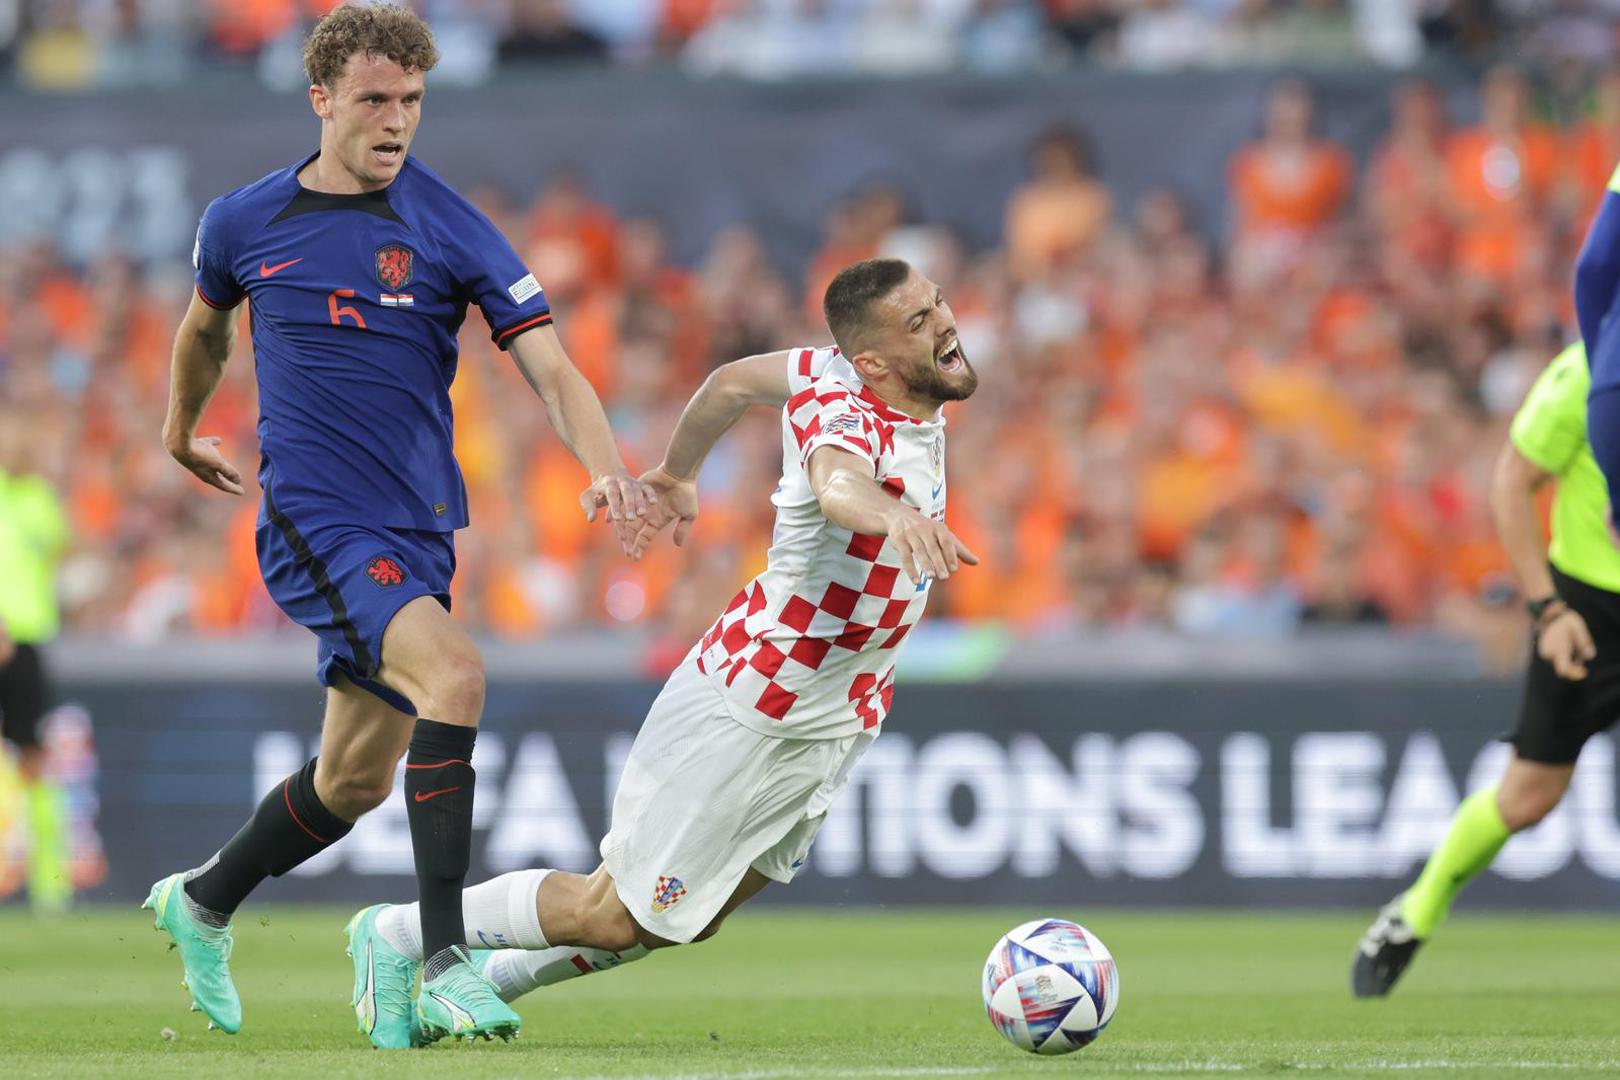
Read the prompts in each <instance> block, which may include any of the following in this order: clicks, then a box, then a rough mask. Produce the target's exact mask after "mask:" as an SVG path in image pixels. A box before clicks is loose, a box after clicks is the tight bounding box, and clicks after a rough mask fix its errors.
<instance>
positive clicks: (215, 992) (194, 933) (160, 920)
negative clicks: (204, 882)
mask: <svg viewBox="0 0 1620 1080" xmlns="http://www.w3.org/2000/svg"><path fill="white" fill-rule="evenodd" d="M184 882H185V875H184V874H170V875H169V876H168V877H166V878H164V879H163V880H162V881H159V882H157V883H156V884H154V885H153V886H152V891H151V892H150V893H149V894H148V895H147V897H146V903H144V904H142V905H141V907H142V908H145V909H148V910H150V911H151V912H152V914H153V916H154V918H153V920H152V925H153V926H154V927H155V928H156V929H158V930H162V931H163V932H164V933H166V934H168V935H169V938H170V939H171V940H172V941H173V942H174V944H175V945H176V946H177V947H178V948H179V950H180V963H181V964H182V965H183V966H184V967H185V972H186V974H185V979H184V980H182V981H181V983H180V985H181V986H183V987H185V988H186V989H187V990H189V991H190V992H191V1007H192V1009H194V1010H198V1011H201V1012H202V1014H203V1015H204V1016H206V1017H208V1026H209V1027H211V1028H218V1029H219V1030H221V1031H223V1032H225V1033H226V1034H228V1035H235V1034H236V1033H237V1032H238V1031H241V1030H242V999H241V998H239V997H237V996H236V985H235V984H234V983H232V982H231V967H230V960H231V928H230V927H228V926H227V927H223V928H221V927H213V926H205V925H204V924H202V923H200V922H198V921H197V920H196V919H193V918H192V917H191V912H190V910H189V909H188V908H187V907H186V897H185V889H184V887H183V885H184Z"/></svg>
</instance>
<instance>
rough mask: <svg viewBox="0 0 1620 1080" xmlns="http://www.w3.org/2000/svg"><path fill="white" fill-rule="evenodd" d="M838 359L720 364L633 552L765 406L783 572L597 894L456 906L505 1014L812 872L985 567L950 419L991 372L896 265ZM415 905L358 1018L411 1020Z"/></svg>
mask: <svg viewBox="0 0 1620 1080" xmlns="http://www.w3.org/2000/svg"><path fill="white" fill-rule="evenodd" d="M823 310H824V312H825V314H826V318H827V325H828V327H829V328H830V329H831V331H832V335H833V338H834V340H835V341H836V342H837V343H838V347H837V348H821V349H791V350H788V351H786V352H777V353H771V354H768V355H764V356H753V357H749V358H747V359H744V360H738V361H736V362H734V363H731V364H727V365H725V366H724V367H722V368H720V369H719V370H717V371H716V372H715V373H714V374H713V375H711V376H710V377H709V379H708V381H707V382H706V383H704V385H703V387H702V389H700V390H699V391H698V392H697V394H696V395H695V396H694V397H693V398H692V400H691V402H690V403H689V404H688V405H687V407H686V411H685V412H684V413H683V414H682V416H681V419H680V423H679V424H678V425H677V427H676V429H675V432H674V434H673V435H672V436H671V437H670V444H669V448H668V450H667V452H666V453H665V456H664V462H663V464H662V466H660V467H659V468H658V469H654V470H653V471H652V472H650V473H648V474H647V475H646V476H644V477H643V478H642V479H643V481H644V482H645V483H647V484H648V485H650V486H651V487H652V488H653V489H654V490H655V491H657V492H658V495H659V500H658V504H657V505H656V506H655V508H654V510H653V512H652V514H651V515H650V516H649V518H648V519H647V522H646V524H645V525H644V526H643V527H642V529H641V534H640V535H639V536H638V538H637V544H638V548H644V547H645V544H646V543H647V542H648V541H650V540H651V539H652V537H653V536H654V535H656V533H657V532H658V531H659V530H660V529H662V528H664V527H665V526H667V525H669V524H671V523H674V525H675V540H676V542H677V543H680V542H682V541H683V540H685V538H686V533H687V531H688V530H689V528H690V526H691V524H692V521H693V519H694V518H696V516H697V512H698V507H697V494H696V485H695V480H696V477H697V472H698V469H699V467H700V466H701V465H702V463H703V459H704V458H705V457H706V456H707V455H708V452H709V450H710V449H711V448H712V447H713V445H714V444H715V442H716V441H718V440H719V438H720V436H721V435H723V434H724V433H725V432H726V431H727V430H728V429H729V428H730V427H731V426H732V425H733V424H734V423H736V422H737V420H738V418H739V417H740V416H741V415H742V414H743V412H744V411H745V410H746V409H747V408H749V407H750V406H753V405H765V406H769V407H771V408H777V409H781V410H782V482H781V485H780V486H779V487H778V488H777V490H776V493H775V494H774V495H773V496H772V502H773V503H774V504H775V505H776V530H775V535H774V537H773V539H772V543H771V547H770V552H769V558H768V564H767V567H766V569H765V571H764V572H763V573H761V574H760V575H759V576H758V577H757V578H755V579H754V580H753V581H752V582H750V583H749V584H748V585H747V586H746V587H745V588H743V590H742V591H741V592H739V593H738V594H737V595H736V597H734V598H733V599H732V601H731V603H730V604H729V605H728V606H727V607H726V610H725V611H724V613H722V614H721V616H720V617H719V619H717V620H716V621H715V623H714V625H713V626H712V627H711V628H710V629H709V631H708V633H706V634H705V635H704V636H703V639H702V640H701V641H700V642H699V643H698V644H697V645H696V646H694V647H693V649H692V651H691V652H690V653H688V654H687V656H686V659H685V660H684V661H683V662H682V663H681V665H680V667H679V668H678V669H677V670H676V671H675V673H674V674H673V675H672V676H671V677H670V679H669V681H668V683H666V684H665V686H664V689H663V692H662V693H661V694H660V695H659V697H658V700H657V701H656V702H654V703H653V706H652V709H651V711H650V712H649V713H648V715H647V719H646V721H645V723H644V724H643V726H642V728H641V731H640V733H639V734H638V735H637V737H636V741H635V745H634V747H633V749H632V750H631V752H630V757H629V760H628V761H627V763H626V765H625V770H624V775H623V778H622V779H621V781H620V784H619V788H618V793H617V795H616V797H615V799H614V803H613V815H612V825H611V828H610V829H609V831H608V835H607V837H606V838H605V839H603V841H602V864H601V865H600V866H598V867H597V868H596V870H595V872H594V873H592V874H590V875H588V876H586V875H580V874H571V873H565V872H563V871H560V870H545V869H537V870H523V871H518V872H516V873H511V874H505V875H502V876H501V877H498V878H495V879H494V880H492V881H487V882H484V883H483V884H481V885H476V886H473V887H471V888H469V889H467V890H466V892H465V893H464V894H463V895H464V899H463V909H464V914H465V922H466V927H467V944H468V946H469V947H470V948H471V949H473V950H474V951H473V954H472V955H473V957H474V962H475V963H476V964H477V965H478V966H479V967H480V968H481V969H482V971H483V972H484V974H485V975H486V976H487V977H488V978H489V979H490V980H491V981H493V982H494V984H495V986H496V987H497V989H498V990H499V992H500V994H501V996H502V998H504V999H505V1000H507V1001H510V1000H512V999H513V998H516V997H518V996H519V995H521V994H524V993H526V992H528V991H530V990H533V989H534V988H536V987H538V986H545V985H549V984H551V983H555V982H560V981H562V980H564V979H569V978H573V977H574V976H576V975H582V974H589V973H590V972H592V971H600V970H603V969H605V968H609V967H615V966H617V965H619V964H623V963H628V962H629V961H632V960H637V959H640V958H641V957H643V956H645V955H647V952H648V951H649V950H651V949H657V948H660V947H663V946H668V945H678V944H685V943H687V942H691V941H701V940H703V939H704V938H707V937H709V936H711V935H713V934H714V933H715V932H716V930H718V929H719V926H720V923H721V921H722V920H724V919H725V917H726V916H727V915H729V914H730V913H731V912H732V911H734V910H736V909H737V908H738V907H739V906H740V905H742V904H743V902H745V901H746V900H748V899H749V898H750V897H752V896H754V895H755V894H756V893H758V892H759V891H760V890H761V889H762V888H764V887H765V885H766V884H767V883H769V882H772V881H778V882H784V883H785V882H788V881H791V880H792V879H793V875H794V873H795V871H796V870H797V869H798V868H799V867H800V866H801V865H802V864H803V862H804V858H805V855H806V853H807V852H808V851H809V849H810V844H811V841H812V840H814V839H815V836H816V832H817V831H818V830H819V829H820V827H821V824H822V822H823V821H824V820H825V816H826V812H827V809H828V807H829V806H830V805H831V803H832V800H833V798H834V797H835V796H836V795H837V793H838V791H839V789H840V788H842V787H843V785H844V783H845V781H846V780H847V778H848V776H849V771H850V769H851V767H852V766H853V765H854V764H855V762H856V761H857V760H858V759H859V757H860V756H861V753H862V752H863V751H864V750H865V749H866V747H867V746H869V745H870V744H871V742H872V740H873V739H875V738H876V737H877V734H878V731H879V727H880V725H881V723H882V721H883V717H884V714H885V713H886V712H887V711H888V708H889V702H890V699H891V697H892V694H893V690H894V682H893V680H894V665H895V660H896V659H897V657H898V656H899V651H900V645H901V642H902V640H903V639H904V638H905V636H906V633H907V631H909V630H910V629H911V628H912V626H914V625H915V624H916V622H917V620H918V619H919V618H921V616H922V611H923V607H924V605H925V604H926V603H927V599H928V592H929V588H930V586H931V584H932V583H933V582H934V581H937V580H942V579H944V578H947V577H949V576H950V575H951V574H952V573H954V572H956V571H957V570H958V569H959V568H960V567H961V565H962V564H963V563H968V564H973V563H976V562H978V559H977V558H976V557H975V556H974V555H973V553H972V552H970V551H969V550H968V549H967V547H966V546H965V545H964V544H963V543H962V542H961V541H960V540H958V539H957V538H956V537H955V536H954V535H953V534H952V533H951V531H950V530H949V529H947V528H946V527H945V524H944V518H945V421H944V418H943V416H942V415H941V406H942V405H943V404H944V403H945V402H948V401H960V400H962V399H964V398H966V397H968V396H969V395H971V394H972V393H973V391H974V389H975V388H976V387H977V385H978V381H979V379H978V375H977V374H976V373H975V372H974V370H973V366H972V365H971V364H970V363H969V362H968V360H967V357H966V356H965V355H964V354H963V351H962V348H961V344H960V342H959V341H958V339H957V334H956V320H955V317H954V316H953V315H952V314H951V309H950V307H949V306H948V305H947V304H946V303H945V299H944V297H943V296H941V294H940V291H939V288H938V286H936V285H935V284H934V283H933V282H931V281H929V280H928V279H927V278H926V277H924V276H923V275H922V274H920V273H918V272H917V271H916V270H914V269H912V268H911V267H910V266H909V265H907V264H906V263H904V262H902V261H900V260H898V259H870V260H867V261H865V262H860V263H856V264H855V265H853V266H850V267H848V268H846V269H845V270H843V271H842V272H841V273H839V274H838V276H837V277H836V278H834V279H833V281H832V283H831V284H830V285H829V286H828V287H827V292H826V296H825V298H824V301H823ZM418 921H419V916H418V914H417V906H416V905H415V904H409V905H400V906H387V905H379V906H378V907H374V908H368V909H367V910H366V911H364V912H362V913H361V914H360V915H359V916H357V917H356V920H355V926H356V927H357V934H356V940H355V942H354V945H355V948H354V950H353V952H354V958H355V963H356V965H357V966H359V967H360V968H361V970H360V971H358V973H357V974H358V976H359V978H360V981H361V982H363V983H365V984H366V985H368V986H370V987H373V988H374V989H372V990H369V991H368V992H367V994H366V995H363V997H362V1001H361V1002H359V1003H358V1004H357V1008H361V1009H370V1010H373V1012H372V1015H374V1016H376V1015H384V1014H386V1013H388V1012H389V1011H391V1010H404V1009H407V1008H408V1007H409V997H408V995H407V994H401V993H399V992H398V991H397V990H395V989H390V987H397V986H399V985H401V984H402V983H405V982H408V979H407V978H405V976H407V975H408V973H409V972H410V971H411V968H412V965H414V964H415V963H417V962H419V961H420V959H421V945H420V940H419V937H420V932H419V930H418Z"/></svg>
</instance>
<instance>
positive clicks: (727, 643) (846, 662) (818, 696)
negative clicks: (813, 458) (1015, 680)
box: [697, 349, 945, 739]
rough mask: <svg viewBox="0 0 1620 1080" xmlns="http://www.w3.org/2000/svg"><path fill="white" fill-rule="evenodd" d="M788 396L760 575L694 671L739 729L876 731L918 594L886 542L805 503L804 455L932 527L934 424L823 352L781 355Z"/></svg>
mask: <svg viewBox="0 0 1620 1080" xmlns="http://www.w3.org/2000/svg"><path fill="white" fill-rule="evenodd" d="M788 383H789V387H790V391H791V394H792V396H791V397H790V398H789V400H788V403H787V406H786V407H785V408H784V409H783V410H782V482H781V484H779V485H778V486H777V489H776V494H774V495H772V496H771V502H772V503H774V504H775V506H776V529H775V533H774V535H773V536H772V538H771V550H770V553H769V556H768V558H767V561H766V567H765V571H764V572H763V573H761V574H760V575H759V576H758V577H756V578H755V579H754V580H753V581H751V582H749V583H748V585H747V586H746V587H745V588H744V589H743V590H742V591H741V592H739V593H738V594H737V595H736V596H735V597H734V598H732V601H731V603H730V605H729V606H727V608H726V610H725V612H724V613H723V614H721V616H720V618H719V619H718V620H717V621H716V622H715V624H714V625H713V626H712V627H710V628H709V632H708V633H706V634H704V635H703V640H702V641H700V642H699V643H698V648H697V654H698V657H697V663H698V667H699V668H700V669H701V670H703V671H704V672H705V673H706V674H707V675H708V676H709V678H710V679H712V680H713V681H714V683H715V686H716V687H717V688H718V689H719V690H720V692H721V694H722V695H724V697H725V699H726V703H727V705H728V706H729V707H730V709H731V713H732V715H733V716H734V717H735V718H736V719H737V720H738V721H739V722H740V723H742V724H743V725H744V726H746V727H749V728H752V729H753V730H755V731H758V732H761V733H763V734H766V735H779V736H784V737H790V738H796V739H804V738H810V739H832V738H839V737H842V736H845V735H851V734H854V733H856V732H859V731H862V730H865V729H867V728H872V727H876V726H877V725H878V724H880V723H882V722H883V717H884V716H885V715H886V714H887V713H888V711H889V702H890V700H891V698H892V697H893V695H894V663H895V660H896V659H897V658H898V656H899V653H900V643H901V642H902V641H904V640H905V637H906V633H907V632H908V631H909V630H910V629H911V628H912V626H913V625H915V624H916V622H917V620H918V619H920V618H922V613H923V608H924V607H925V606H926V605H927V603H928V589H929V584H930V583H929V582H928V581H923V582H920V583H919V582H914V581H912V580H911V579H910V578H908V577H907V576H906V573H905V571H904V570H902V569H901V568H900V559H899V556H898V555H897V554H896V552H895V550H894V547H893V545H891V544H890V543H889V542H888V538H887V537H883V536H867V535H864V534H861V533H855V532H851V531H850V530H849V529H845V528H840V527H839V526H837V525H834V524H833V523H832V522H830V521H828V520H827V518H826V516H825V515H824V514H823V513H822V512H821V504H820V503H819V502H818V501H817V500H816V496H815V493H814V492H813V491H811V490H810V478H809V474H808V471H807V466H808V463H809V461H810V454H811V453H812V452H813V451H814V450H816V449H817V448H819V447H822V446H836V447H837V448H839V449H840V450H846V451H848V452H849V453H851V454H854V455H856V456H857V457H860V458H862V459H863V460H865V461H869V462H871V463H872V468H873V475H874V476H875V477H876V479H877V480H878V482H879V483H881V484H882V485H883V487H884V489H885V490H886V491H888V492H889V493H890V494H891V495H893V496H894V497H895V498H897V499H900V500H901V501H903V502H905V503H906V504H908V505H910V506H912V507H915V508H916V509H917V510H920V511H921V512H922V513H924V514H927V515H929V516H930V517H933V518H936V519H940V520H943V519H944V517H945V421H944V418H943V417H939V418H936V419H934V420H926V421H924V420H916V419H913V418H912V417H910V416H907V415H906V414H905V413H902V412H899V411H898V410H896V409H892V408H890V407H889V406H888V405H886V404H884V403H883V401H882V400H880V399H879V398H878V397H877V395H875V394H873V393H872V392H871V391H870V390H868V389H867V388H866V386H865V385H864V384H863V383H862V382H861V379H860V376H859V375H857V374H856V373H855V369H854V367H852V366H851V365H850V363H849V361H847V360H845V359H844V358H843V357H842V356H840V355H839V354H838V350H836V349H795V350H792V351H790V352H789V353H788Z"/></svg>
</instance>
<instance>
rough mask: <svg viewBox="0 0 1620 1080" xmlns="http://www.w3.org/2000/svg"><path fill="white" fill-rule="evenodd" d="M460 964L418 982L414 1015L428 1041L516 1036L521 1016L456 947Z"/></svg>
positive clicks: (521, 1021) (521, 1020) (465, 954)
mask: <svg viewBox="0 0 1620 1080" xmlns="http://www.w3.org/2000/svg"><path fill="white" fill-rule="evenodd" d="M456 952H457V953H458V954H460V956H461V963H459V964H456V965H455V966H453V967H452V968H451V969H450V970H449V971H446V972H445V973H444V974H442V975H440V976H439V977H438V978H436V979H431V980H428V981H427V982H424V983H423V984H422V993H421V994H420V996H418V997H417V999H416V1016H417V1020H418V1022H419V1023H420V1024H421V1026H422V1034H423V1036H424V1038H425V1039H426V1040H428V1041H435V1040H438V1039H442V1038H444V1037H445V1036H446V1035H448V1036H451V1037H453V1038H458V1039H460V1038H466V1039H471V1038H473V1037H474V1036H478V1035H482V1036H483V1037H484V1038H485V1039H488V1038H490V1037H491V1036H497V1035H498V1036H500V1037H501V1038H502V1039H515V1038H517V1034H518V1028H519V1027H520V1026H521V1025H522V1023H523V1018H522V1017H520V1016H519V1015H518V1014H517V1013H515V1012H513V1011H512V1010H511V1008H510V1007H508V1006H507V1004H506V1002H504V1001H502V1000H501V998H500V995H499V994H497V993H496V991H495V984H494V983H492V982H490V981H489V980H488V979H486V978H484V977H483V976H482V975H480V974H479V973H478V970H477V969H476V968H474V967H473V965H472V961H471V960H470V959H469V958H468V956H467V952H466V950H465V949H459V948H458V949H457V950H456Z"/></svg>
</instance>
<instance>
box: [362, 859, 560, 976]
mask: <svg viewBox="0 0 1620 1080" xmlns="http://www.w3.org/2000/svg"><path fill="white" fill-rule="evenodd" d="M549 873H551V871H550V870H517V871H514V872H513V873H510V874H502V875H501V876H500V877H498V878H491V879H490V880H488V881H486V882H483V883H482V884H478V885H474V886H472V887H471V888H468V889H463V890H462V893H461V919H462V922H464V923H465V924H466V927H467V947H468V948H469V949H544V948H546V947H547V945H548V943H547V941H546V936H545V934H544V933H542V932H541V930H540V912H539V909H538V908H537V907H536V904H535V901H536V898H537V897H538V896H539V895H540V883H541V882H542V881H544V880H545V879H546V875H547V874H549ZM377 932H378V933H380V934H381V935H382V936H383V939H384V940H385V941H387V942H388V944H390V945H392V946H393V947H394V948H396V949H398V950H399V951H400V952H402V953H404V954H405V955H406V956H408V957H410V958H411V959H413V960H420V959H422V912H421V908H420V907H418V906H417V905H416V904H395V905H394V906H392V907H389V908H387V909H386V910H384V911H383V913H382V914H381V915H379V916H377Z"/></svg>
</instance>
